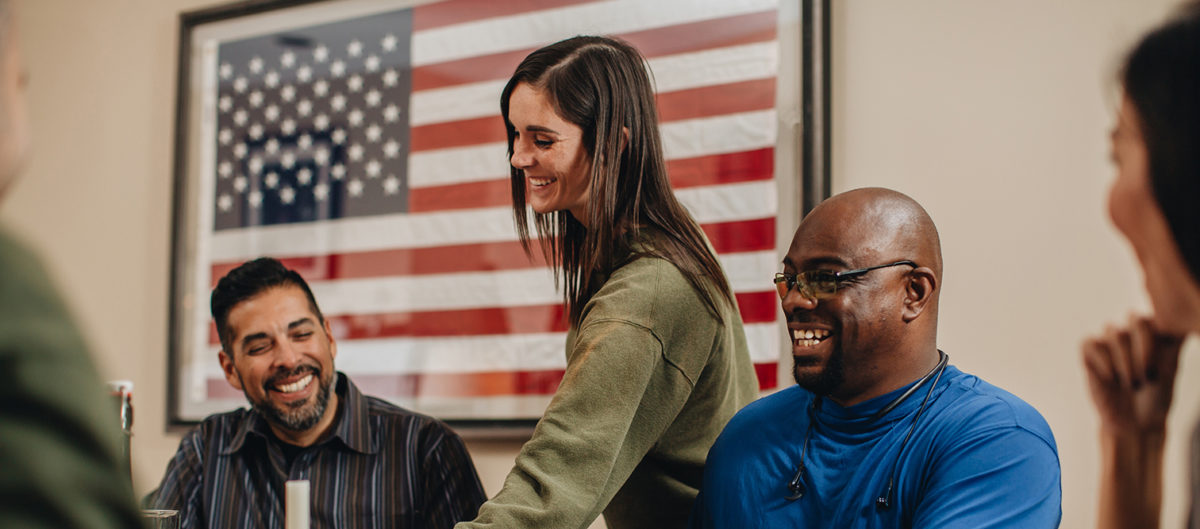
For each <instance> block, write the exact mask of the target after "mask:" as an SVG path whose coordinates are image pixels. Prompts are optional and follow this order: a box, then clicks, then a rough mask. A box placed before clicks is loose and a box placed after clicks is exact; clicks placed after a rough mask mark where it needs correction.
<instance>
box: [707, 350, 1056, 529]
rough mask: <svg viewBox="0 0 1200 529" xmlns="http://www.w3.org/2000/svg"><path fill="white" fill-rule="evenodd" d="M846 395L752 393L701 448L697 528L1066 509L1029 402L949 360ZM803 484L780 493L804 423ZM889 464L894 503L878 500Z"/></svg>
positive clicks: (934, 521)
mask: <svg viewBox="0 0 1200 529" xmlns="http://www.w3.org/2000/svg"><path fill="white" fill-rule="evenodd" d="M905 389H907V387H905V388H900V389H898V390H896V391H894V392H892V393H889V394H887V395H882V396H880V397H877V398H874V399H871V400H868V401H866V402H862V403H859V404H856V405H854V406H850V407H846V408H843V407H840V406H838V405H837V404H835V403H834V402H832V401H830V400H828V399H823V400H822V401H821V402H820V404H819V405H818V406H817V407H816V409H815V410H811V408H812V405H813V402H814V400H816V397H815V396H814V395H813V394H812V393H810V392H808V391H807V390H804V389H802V388H800V387H791V388H788V389H785V390H783V391H780V392H778V393H775V394H773V395H769V396H767V397H764V398H762V399H759V400H758V401H755V402H754V403H752V404H750V405H749V406H747V407H746V408H744V409H743V410H742V411H740V412H738V414H737V415H736V416H734V418H733V419H732V420H731V421H730V422H729V424H728V425H727V426H726V427H725V430H724V431H723V432H722V433H721V436H720V437H719V438H718V439H717V441H716V443H715V444H714V445H713V447H712V450H711V451H710V452H709V455H708V461H707V463H706V466H705V470H704V482H703V486H702V489H701V492H700V495H699V496H698V497H697V498H696V503H695V507H694V509H693V513H692V521H691V526H692V527H693V528H729V529H733V528H738V529H742V528H745V529H749V528H756V527H761V528H768V527H772V528H775V527H822V528H825V527H836V528H850V529H857V528H899V527H920V528H964V529H966V528H971V529H979V528H1010V527H1011V528H1016V527H1021V528H1051V527H1057V526H1058V524H1059V521H1060V520H1061V518H1062V508H1061V502H1062V491H1061V484H1060V470H1059V462H1058V449H1057V447H1056V446H1055V443H1054V436H1053V434H1052V433H1051V432H1050V427H1049V425H1047V424H1046V421H1045V420H1044V419H1043V418H1042V416H1041V415H1040V414H1039V413H1038V412H1037V410H1035V409H1034V408H1033V407H1032V406H1030V405H1028V404H1026V403H1025V402H1024V401H1022V400H1021V399H1019V398H1017V397H1015V396H1013V395H1012V394H1010V393H1008V392H1006V391H1004V390H1002V389H1000V388H997V387H996V386H993V385H991V384H988V383H987V382H984V381H983V380H980V379H979V378H978V377H975V376H973V375H969V374H966V373H963V372H962V371H960V370H958V369H957V368H955V367H954V366H947V367H946V370H945V372H944V373H943V375H942V377H941V379H940V380H939V381H938V383H937V385H936V386H934V389H933V393H932V394H931V396H930V400H929V403H928V404H927V405H926V409H925V411H924V412H923V414H921V416H920V418H919V420H918V421H917V425H916V429H915V430H914V431H913V434H912V438H911V439H909V441H908V443H907V444H905V445H904V447H903V449H901V445H902V444H903V440H904V436H905V435H906V434H907V433H908V431H909V428H910V427H911V426H912V424H913V419H914V417H915V416H916V415H917V410H918V409H919V408H920V406H921V401H922V400H924V398H925V394H926V393H927V391H928V389H926V388H924V387H923V388H919V389H918V390H917V391H916V392H915V393H913V394H912V395H910V396H909V397H908V398H907V399H905V400H904V401H903V402H902V403H900V405H899V406H897V407H896V408H895V409H893V410H891V411H890V412H888V413H887V414H886V415H885V416H883V417H881V418H879V419H873V415H874V414H875V412H877V411H879V410H880V409H883V408H884V407H885V406H886V405H887V404H888V403H890V402H892V400H893V399H895V398H896V397H898V396H899V395H900V394H901V393H903V392H904V390H905ZM810 422H812V423H813V428H812V433H811V436H810V440H809V445H808V450H807V453H806V455H805V456H804V464H805V475H804V485H805V488H806V491H805V493H804V496H803V497H801V498H799V499H796V500H788V499H787V496H788V495H789V494H790V491H789V490H788V482H789V481H791V479H792V477H793V476H794V475H795V473H796V468H797V465H799V464H800V451H801V446H802V445H803V443H804V436H805V431H806V430H807V429H808V426H809V424H810ZM893 467H894V468H895V476H896V481H895V488H894V490H893V492H892V501H891V507H890V508H888V509H879V508H877V507H876V498H878V497H880V496H882V495H884V493H885V491H886V489H887V484H888V479H889V476H890V475H891V474H892V469H893Z"/></svg>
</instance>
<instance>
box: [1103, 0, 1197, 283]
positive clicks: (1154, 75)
mask: <svg viewBox="0 0 1200 529" xmlns="http://www.w3.org/2000/svg"><path fill="white" fill-rule="evenodd" d="M1121 84H1122V85H1123V86H1122V87H1123V88H1124V90H1125V96H1126V97H1127V98H1128V99H1129V102H1130V103H1132V105H1133V108H1134V110H1136V111H1137V115H1138V119H1139V123H1138V125H1139V128H1140V130H1141V133H1142V138H1143V140H1144V141H1145V144H1146V150H1147V154H1148V156H1149V160H1150V161H1149V164H1150V183H1151V184H1150V185H1151V187H1152V188H1153V190H1154V196H1155V198H1156V199H1157V201H1158V204H1159V207H1160V208H1161V209H1162V211H1163V214H1164V215H1165V216H1166V218H1167V224H1168V225H1169V226H1170V228H1171V233H1172V235H1174V238H1175V242H1176V244H1177V245H1178V247H1179V250H1180V253H1182V254H1183V259H1184V262H1186V263H1187V266H1188V269H1189V270H1190V271H1191V273H1192V277H1193V278H1196V279H1197V280H1198V281H1200V2H1197V1H1193V2H1189V3H1188V4H1186V5H1185V6H1184V7H1182V8H1181V9H1180V12H1179V14H1178V15H1177V16H1176V17H1175V18H1174V19H1173V20H1172V21H1170V22H1168V23H1167V24H1165V25H1164V26H1162V27H1160V28H1159V29H1157V30H1155V31H1154V32H1152V33H1150V34H1149V35H1146V36H1145V37H1144V38H1143V39H1142V41H1141V42H1140V43H1138V45H1137V46H1136V47H1135V48H1134V49H1133V51H1132V52H1130V54H1129V57H1128V58H1127V59H1126V61H1125V66H1124V68H1123V69H1122V72H1121Z"/></svg>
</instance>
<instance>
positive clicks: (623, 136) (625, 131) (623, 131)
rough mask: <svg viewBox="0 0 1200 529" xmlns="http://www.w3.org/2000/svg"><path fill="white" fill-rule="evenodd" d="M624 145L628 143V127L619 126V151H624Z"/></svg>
mask: <svg viewBox="0 0 1200 529" xmlns="http://www.w3.org/2000/svg"><path fill="white" fill-rule="evenodd" d="M626 145H629V127H621V152H625V146H626Z"/></svg>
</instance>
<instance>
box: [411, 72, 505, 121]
mask: <svg viewBox="0 0 1200 529" xmlns="http://www.w3.org/2000/svg"><path fill="white" fill-rule="evenodd" d="M506 84H508V79H500V80H496V81H483V82H480V83H471V84H464V85H458V86H451V87H447V88H435V89H433V90H421V91H418V92H413V93H412V95H411V96H409V101H410V102H411V104H410V105H409V106H408V110H409V119H408V121H409V123H410V124H411V125H412V126H414V127H419V126H421V125H429V124H431V123H445V122H448V121H459V120H463V119H474V118H482V117H486V116H496V126H497V127H499V126H502V125H501V124H500V123H501V122H500V93H501V92H503V91H504V85H506Z"/></svg>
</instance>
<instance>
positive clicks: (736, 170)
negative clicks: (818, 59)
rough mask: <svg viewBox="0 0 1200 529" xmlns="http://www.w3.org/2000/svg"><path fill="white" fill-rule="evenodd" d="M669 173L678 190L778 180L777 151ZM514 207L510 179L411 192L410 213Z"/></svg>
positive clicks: (712, 158)
mask: <svg viewBox="0 0 1200 529" xmlns="http://www.w3.org/2000/svg"><path fill="white" fill-rule="evenodd" d="M667 173H668V174H670V175H671V186H672V187H674V188H675V189H686V188H689V187H699V186H707V185H717V184H736V183H739V182H753V181H761V180H771V179H772V178H774V177H775V149H774V148H772V147H765V148H762V149H756V150H753V151H742V152H734V153H725V154H712V155H708V156H698V157H696V158H682V159H678V160H667ZM510 204H512V188H511V187H510V184H509V179H508V178H506V177H497V178H496V179H495V180H481V181H478V182H465V183H461V184H450V185H444V186H429V187H417V188H412V189H410V190H409V212H410V213H428V212H432V211H450V210H460V209H475V208H491V207H497V206H507V205H510Z"/></svg>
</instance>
